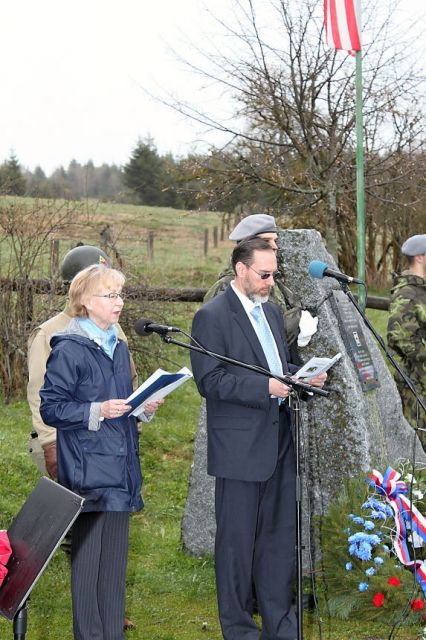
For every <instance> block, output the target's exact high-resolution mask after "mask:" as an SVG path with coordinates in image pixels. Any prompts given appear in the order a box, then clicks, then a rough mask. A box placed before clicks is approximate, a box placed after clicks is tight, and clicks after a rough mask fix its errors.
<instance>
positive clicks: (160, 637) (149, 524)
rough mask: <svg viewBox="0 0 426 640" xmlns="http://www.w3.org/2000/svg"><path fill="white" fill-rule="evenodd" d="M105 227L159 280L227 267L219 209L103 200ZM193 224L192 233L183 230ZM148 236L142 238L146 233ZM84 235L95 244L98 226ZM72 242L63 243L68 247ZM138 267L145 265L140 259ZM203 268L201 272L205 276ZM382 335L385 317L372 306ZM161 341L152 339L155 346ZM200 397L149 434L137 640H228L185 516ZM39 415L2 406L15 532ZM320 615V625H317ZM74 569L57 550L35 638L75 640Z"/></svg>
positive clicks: (335, 630)
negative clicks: (206, 243) (210, 236)
mask: <svg viewBox="0 0 426 640" xmlns="http://www.w3.org/2000/svg"><path fill="white" fill-rule="evenodd" d="M102 207H105V212H104V213H102V216H103V217H102V216H101V213H99V224H101V223H102V222H103V221H110V222H112V223H113V224H114V229H115V228H117V233H118V237H119V244H120V245H121V246H122V247H123V255H124V257H125V259H126V261H127V263H128V265H129V268H131V269H135V271H136V270H137V271H139V269H136V267H135V261H137V260H140V263H141V265H142V266H143V274H144V277H145V276H146V277H147V279H149V281H150V283H152V284H164V280H165V279H166V278H167V281H168V282H169V284H170V285H171V286H173V285H174V286H184V285H185V286H208V285H209V284H210V283H212V282H213V281H214V279H215V277H216V274H217V272H218V271H219V270H220V269H221V267H222V266H223V265H224V264H226V261H227V256H228V255H229V251H230V248H231V245H230V243H228V242H224V243H221V244H220V246H219V247H218V248H217V249H215V250H212V251H211V252H210V253H209V256H208V257H207V258H206V257H205V256H204V255H203V244H202V242H203V230H204V228H206V227H209V228H210V229H211V228H212V227H213V226H215V225H217V224H218V216H217V215H216V214H202V215H201V214H188V213H186V212H174V211H172V210H154V209H153V210H151V209H149V208H138V207H118V206H117V205H116V206H110V205H102ZM149 228H152V229H154V230H155V232H156V233H157V234H158V236H157V237H156V239H155V255H154V260H153V261H152V262H150V261H148V260H147V257H146V254H145V253H144V251H145V248H146V247H145V244H144V243H145V239H146V230H147V229H149ZM184 229H185V230H184ZM138 233H140V237H138ZM82 239H83V240H85V241H91V242H92V243H94V244H95V243H96V239H95V235H94V232H93V229H91V230H89V231H88V233H87V236H85V237H84V238H82ZM69 242H70V241H69V239H68V240H64V242H63V246H64V248H69V246H70V245H69ZM137 266H138V265H137ZM200 274H201V275H200ZM195 308H196V305H193V304H178V303H171V304H170V305H169V308H168V310H167V314H168V321H169V322H175V323H176V324H180V325H181V326H183V327H184V328H189V326H190V320H191V317H192V314H193V312H194V310H195ZM372 315H373V316H374V318H372V319H373V321H374V322H375V324H377V326H379V330H380V332H381V333H382V334H383V332H384V327H385V324H386V314H383V313H379V312H373V314H372ZM156 341H157V342H158V343H159V339H158V337H156V336H154V337H153V338H152V342H151V343H150V344H151V345H152V349H153V350H155V349H156V344H157V342H156ZM158 354H159V355H158V360H157V363H156V364H157V366H163V367H164V368H170V367H174V365H176V366H179V365H184V364H188V355H187V352H185V351H183V350H178V349H177V348H171V347H170V348H169V347H163V348H162V349H159V351H158ZM199 404H200V400H199V396H198V394H197V392H196V389H195V385H194V384H193V383H192V382H190V383H188V384H186V385H185V386H184V387H183V388H181V389H179V390H178V391H176V392H175V393H174V394H173V396H171V397H170V399H169V400H168V401H167V402H166V403H165V405H164V407H163V408H162V409H161V411H160V412H159V414H158V416H157V417H156V418H155V420H154V421H153V422H152V423H151V424H148V425H145V427H144V430H143V433H142V435H141V450H142V462H143V473H144V487H143V494H144V500H145V509H144V510H143V511H142V512H141V513H139V514H136V515H134V516H133V517H132V519H131V541H130V558H129V570H128V587H127V611H128V614H129V616H130V617H131V618H132V620H133V621H134V622H135V623H136V625H137V628H136V629H135V630H133V631H129V632H128V633H127V636H128V638H130V639H133V640H219V639H220V638H221V633H220V629H219V625H218V621H217V611H216V595H215V586H214V572H213V562H212V559H211V558H194V557H191V556H188V555H187V554H185V553H184V552H183V550H182V546H181V518H182V515H183V509H184V505H185V499H186V493H187V483H188V477H189V472H190V466H191V460H192V448H193V441H194V435H195V432H196V426H197V417H198V410H199ZM29 432H30V414H29V410H28V407H27V404H26V402H24V401H20V402H16V403H13V404H10V405H6V406H5V405H3V406H2V410H1V413H0V456H1V460H2V464H1V466H0V486H1V488H2V490H1V492H0V528H7V527H8V526H9V524H10V522H11V520H12V518H13V516H14V515H15V514H16V513H17V512H18V510H19V508H20V506H21V505H22V504H23V503H24V501H25V499H26V497H27V496H28V495H29V493H30V492H31V490H32V488H33V487H34V485H35V484H36V482H37V480H38V478H39V474H38V471H37V470H36V468H35V467H34V466H33V464H32V462H31V460H30V458H29V456H28V454H27V452H26V448H27V440H28V434H29ZM319 618H320V619H321V625H320V626H319V625H318V622H319ZM319 618H317V617H316V615H315V614H312V613H311V614H307V615H306V617H305V635H304V637H305V639H306V640H316V639H318V640H320V639H321V640H325V639H328V640H385V639H386V638H387V637H388V634H389V631H390V630H389V629H388V628H383V627H380V626H378V625H374V624H371V623H369V624H368V625H366V624H365V623H363V621H362V620H360V621H351V622H346V621H345V622H342V621H338V620H329V619H328V618H327V613H326V611H320V612H319ZM12 637H13V633H12V625H11V623H10V622H9V621H7V620H5V619H0V638H1V640H6V639H7V638H12ZM72 637H73V636H72V625H71V609H70V595H69V566H68V560H67V557H66V556H65V554H64V553H63V552H62V551H58V552H57V553H56V554H55V556H54V557H53V559H52V560H51V562H50V564H49V566H48V567H47V569H46V571H45V572H44V574H43V576H42V577H41V579H40V581H39V583H38V585H37V586H36V588H35V589H34V591H33V594H32V596H31V601H30V606H29V625H28V632H27V638H28V640H59V639H61V640H72ZM394 637H397V638H398V639H399V640H408V639H409V638H420V632H419V630H416V629H409V628H408V629H403V630H400V631H398V634H397V636H394Z"/></svg>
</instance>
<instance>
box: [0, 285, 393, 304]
mask: <svg viewBox="0 0 426 640" xmlns="http://www.w3.org/2000/svg"><path fill="white" fill-rule="evenodd" d="M30 282H31V287H32V292H33V293H35V294H43V293H44V294H53V295H65V293H66V289H65V288H64V286H63V285H62V283H61V282H58V281H56V282H55V280H48V279H43V280H31V281H30ZM0 287H7V288H12V290H16V289H19V288H20V287H19V282H18V281H17V280H10V279H8V278H0ZM206 293H207V289H204V288H199V289H197V288H190V287H175V288H169V287H147V286H144V285H140V286H128V287H126V296H127V297H128V298H130V299H131V300H159V301H164V302H202V301H203V298H204V296H205V294H206ZM355 297H356V296H355ZM367 307H368V308H369V309H379V310H382V311H387V310H388V309H389V298H384V297H380V296H367Z"/></svg>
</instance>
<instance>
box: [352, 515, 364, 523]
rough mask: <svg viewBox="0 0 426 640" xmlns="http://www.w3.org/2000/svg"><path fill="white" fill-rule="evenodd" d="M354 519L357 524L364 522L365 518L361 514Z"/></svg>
mask: <svg viewBox="0 0 426 640" xmlns="http://www.w3.org/2000/svg"><path fill="white" fill-rule="evenodd" d="M352 520H353V521H354V523H355V524H364V518H361V517H360V516H354V517H353V518H352Z"/></svg>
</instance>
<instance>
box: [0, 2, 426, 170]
mask: <svg viewBox="0 0 426 640" xmlns="http://www.w3.org/2000/svg"><path fill="white" fill-rule="evenodd" d="M296 1H298V0H296ZM321 1H322V0H321ZM208 4H210V6H211V7H212V10H213V11H214V13H215V15H220V16H221V17H223V18H224V19H226V16H229V15H230V11H231V7H232V4H233V0H214V2H210V3H208ZM408 4H409V7H410V13H412V15H413V16H416V15H418V16H420V15H421V13H422V12H423V11H424V0H410V2H409V3H408ZM425 26H426V25H425ZM218 30H219V27H218V25H217V23H216V22H215V21H214V20H213V19H212V17H211V16H210V15H209V12H208V11H207V10H206V8H205V3H204V1H203V0H154V1H151V0H72V2H71V1H69V0H68V1H67V2H65V0H38V1H37V2H34V0H3V1H2V3H1V5H0V56H1V57H0V59H1V61H2V62H1V67H0V87H1V102H0V123H1V125H0V126H1V134H0V162H2V161H4V160H5V159H6V158H7V157H8V155H9V154H10V152H11V150H13V151H14V152H15V153H16V155H17V157H18V159H19V161H20V162H21V164H22V165H23V166H26V167H29V168H30V169H34V167H35V166H36V165H40V166H41V167H42V168H43V169H44V170H45V171H46V172H47V173H48V174H49V173H51V172H52V171H53V170H54V169H55V168H56V167H57V166H59V165H61V164H62V165H64V166H65V167H66V166H67V165H68V163H69V162H70V160H72V159H73V158H74V159H76V160H77V161H79V162H81V163H84V162H86V161H87V160H89V159H91V160H93V162H94V163H95V165H99V164H102V163H103V162H107V163H109V164H112V163H115V164H124V163H126V162H127V160H128V159H129V156H130V154H131V151H132V149H133V148H134V146H135V144H136V142H137V140H138V138H144V137H145V136H147V135H148V134H150V135H152V137H153V138H154V141H155V143H156V145H157V148H158V149H159V151H160V152H161V153H166V152H169V151H170V152H172V153H173V154H174V155H175V156H177V155H185V154H187V153H188V152H189V151H190V150H191V148H194V147H195V145H197V144H202V141H203V140H206V139H207V140H209V137H208V134H206V132H204V131H203V130H202V129H201V127H200V126H195V125H191V124H190V123H187V122H185V121H184V120H183V119H182V117H180V116H178V115H177V114H175V113H174V112H173V111H171V110H169V109H168V108H166V107H164V106H162V105H160V104H159V103H157V102H155V101H153V100H152V99H150V98H149V97H148V96H147V95H146V93H145V92H144V91H143V90H142V87H147V88H149V89H150V90H151V91H154V92H156V90H157V88H158V92H160V88H161V87H163V88H164V89H168V90H170V91H171V92H172V93H175V94H177V93H180V95H184V96H186V97H187V98H188V97H191V93H192V94H193V95H194V96H195V95H196V94H197V92H198V83H199V79H197V78H196V77H195V76H194V75H192V74H190V73H189V72H188V71H187V70H184V68H183V65H182V64H180V63H179V62H178V60H177V58H176V55H175V54H174V53H173V51H172V49H176V50H177V51H178V52H179V53H181V54H182V55H183V56H185V54H187V53H188V52H189V51H192V52H191V56H194V55H195V54H194V51H193V50H191V49H190V47H189V46H188V44H187V43H188V42H191V43H192V44H195V45H198V46H200V47H202V46H203V41H204V40H205V38H206V37H210V38H214V37H215V32H216V33H217V32H218ZM421 54H422V55H423V56H424V51H422V52H421ZM212 140H213V139H212V138H210V141H212Z"/></svg>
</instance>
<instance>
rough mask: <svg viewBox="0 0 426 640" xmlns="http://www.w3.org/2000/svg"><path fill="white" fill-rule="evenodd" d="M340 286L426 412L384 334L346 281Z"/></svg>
mask: <svg viewBox="0 0 426 640" xmlns="http://www.w3.org/2000/svg"><path fill="white" fill-rule="evenodd" d="M340 286H341V288H342V291H343V292H344V293H345V294H346V296H347V297H348V298H349V300H350V301H351V302H352V304H353V305H354V307H355V308H356V310H357V311H358V313H359V314H360V316H361V318H362V320H363V322H364V324H365V325H366V327H368V328H369V329H370V331H371V333H372V334H373V336H374V337H375V338H376V340H377V342H378V343H379V345H380V346H381V347H382V349H383V351H384V353H385V355H386V358H387V359H388V360H389V362H390V363H391V364H392V366H393V367H394V369H396V370H397V371H398V373H399V375H400V376H401V378H402V379H403V380H404V382H405V384H406V385H407V387H408V388H409V389H410V391H411V392H412V393H413V395H414V397H415V398H416V401H417V402H418V404H419V406H420V407H421V408H422V409H423V411H424V412H425V413H426V404H425V402H424V401H423V399H422V397H421V396H420V394H419V392H418V391H417V390H416V387H415V386H414V384H413V382H412V380H411V379H410V378H409V377H408V375H407V374H406V373H405V371H404V369H402V367H401V366H400V364H399V363H398V362H397V361H396V360H395V358H394V357H393V355H392V354H391V353H390V351H389V350H388V348H387V345H386V343H385V341H384V340H383V338H382V336H381V335H380V334H379V333H378V332H377V331H376V330H375V328H374V327H373V325H372V324H371V322H370V321H369V319H368V318H367V316H366V315H365V313H364V311H363V310H362V308H361V306H360V305H359V303H358V300H357V299H356V298H355V296H354V295H353V293H352V291H351V290H350V289H349V288H348V284H347V283H346V282H340ZM414 430H415V431H426V429H423V428H422V427H414Z"/></svg>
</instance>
